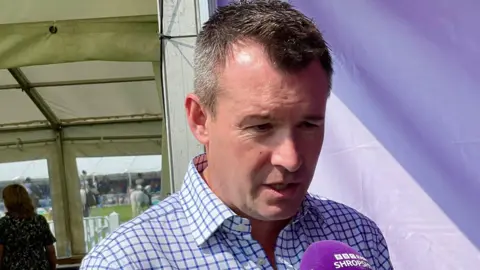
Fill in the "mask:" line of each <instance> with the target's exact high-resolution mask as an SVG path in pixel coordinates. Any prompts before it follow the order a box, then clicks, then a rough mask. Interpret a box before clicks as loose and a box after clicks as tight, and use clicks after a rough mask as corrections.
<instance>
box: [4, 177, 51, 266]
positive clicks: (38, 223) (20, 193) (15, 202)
mask: <svg viewBox="0 0 480 270" xmlns="http://www.w3.org/2000/svg"><path fill="white" fill-rule="evenodd" d="M3 201H4V204H5V208H6V210H7V214H6V215H5V216H4V217H2V218H1V219H0V262H1V263H0V269H1V270H17V269H18V270H51V269H56V265H57V262H56V260H57V258H56V255H55V247H54V246H53V244H54V243H55V241H56V240H55V237H54V236H53V235H52V232H51V231H50V227H49V226H48V222H47V220H46V219H45V217H43V216H41V215H37V214H36V213H35V210H34V208H33V204H32V200H31V199H30V196H29V195H28V192H27V190H26V189H25V188H24V187H23V186H21V185H17V184H14V185H9V186H7V187H5V188H4V189H3Z"/></svg>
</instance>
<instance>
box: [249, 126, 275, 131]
mask: <svg viewBox="0 0 480 270" xmlns="http://www.w3.org/2000/svg"><path fill="white" fill-rule="evenodd" d="M249 129H251V130H253V131H255V132H267V131H269V130H271V129H272V125H271V124H262V125H256V126H251V127H250V128H249Z"/></svg>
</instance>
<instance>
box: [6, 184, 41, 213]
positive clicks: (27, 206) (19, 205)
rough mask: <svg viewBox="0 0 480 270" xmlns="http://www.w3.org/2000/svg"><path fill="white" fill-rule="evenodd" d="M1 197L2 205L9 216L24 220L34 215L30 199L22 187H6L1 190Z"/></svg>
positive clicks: (15, 185)
mask: <svg viewBox="0 0 480 270" xmlns="http://www.w3.org/2000/svg"><path fill="white" fill-rule="evenodd" d="M2 195H3V203H4V204H5V207H6V208H7V211H8V213H9V214H13V215H15V216H19V217H24V218H29V217H32V216H34V215H35V209H34V208H33V203H32V199H31V198H30V195H28V192H27V190H26V189H25V187H23V186H22V185H19V184H13V185H8V186H6V187H5V188H4V189H3V194H2Z"/></svg>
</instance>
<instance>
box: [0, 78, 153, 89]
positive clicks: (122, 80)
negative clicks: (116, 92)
mask: <svg viewBox="0 0 480 270" xmlns="http://www.w3.org/2000/svg"><path fill="white" fill-rule="evenodd" d="M149 81H155V77H154V76H142V77H128V78H109V79H96V80H73V81H58V82H39V83H30V87H31V88H41V87H59V86H75V85H91V84H109V83H129V82H149ZM19 88H20V89H21V88H22V86H21V85H19V84H12V85H0V90H9V89H19Z"/></svg>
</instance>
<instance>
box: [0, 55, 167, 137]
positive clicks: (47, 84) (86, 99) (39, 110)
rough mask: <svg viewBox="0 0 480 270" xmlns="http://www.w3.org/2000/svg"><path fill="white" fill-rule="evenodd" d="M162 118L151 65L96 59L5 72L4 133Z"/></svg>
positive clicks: (0, 84)
mask: <svg viewBox="0 0 480 270" xmlns="http://www.w3.org/2000/svg"><path fill="white" fill-rule="evenodd" d="M14 76H15V77H16V79H15V78H14ZM17 80H18V81H17ZM22 88H23V89H22ZM25 90H26V91H25ZM33 101H34V102H33ZM161 118H162V108H161V102H160V98H159V96H158V91H157V89H156V84H155V79H154V74H153V67H152V63H149V62H106V61H91V62H76V63H65V64H53V65H44V66H31V67H24V68H21V69H9V70H6V69H3V70H0V129H1V128H12V127H17V126H25V125H26V126H29V127H38V126H48V125H49V124H50V126H52V125H51V123H49V121H47V120H50V122H58V123H56V124H58V125H75V124H84V123H95V122H115V121H122V120H132V119H135V120H137V119H157V120H159V119H161ZM56 124H53V126H55V125H56Z"/></svg>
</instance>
